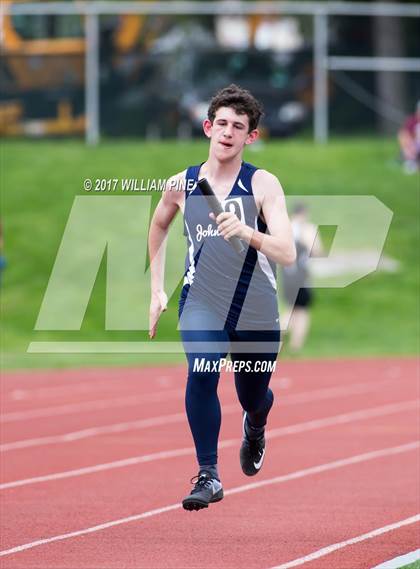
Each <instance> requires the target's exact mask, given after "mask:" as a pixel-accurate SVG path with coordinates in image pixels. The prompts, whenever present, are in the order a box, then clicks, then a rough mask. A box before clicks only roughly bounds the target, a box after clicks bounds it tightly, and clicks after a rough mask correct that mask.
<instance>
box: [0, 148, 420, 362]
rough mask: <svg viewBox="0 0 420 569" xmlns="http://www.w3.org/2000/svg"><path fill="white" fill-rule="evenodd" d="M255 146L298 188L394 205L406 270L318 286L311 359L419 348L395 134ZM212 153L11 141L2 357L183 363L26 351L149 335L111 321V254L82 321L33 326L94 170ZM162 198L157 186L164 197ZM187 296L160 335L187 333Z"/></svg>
mask: <svg viewBox="0 0 420 569" xmlns="http://www.w3.org/2000/svg"><path fill="white" fill-rule="evenodd" d="M247 152H248V153H247V154H246V155H245V159H246V160H248V161H250V162H253V163H255V164H257V165H259V166H260V167H263V168H266V169H268V170H270V171H272V172H273V173H275V174H276V175H277V176H278V177H279V179H280V180H281V182H282V185H283V187H284V189H285V192H286V194H288V195H302V194H305V195H374V196H376V197H377V198H378V199H379V200H381V201H382V202H383V203H384V204H385V205H386V206H387V207H388V208H390V209H391V210H392V211H393V212H394V217H393V221H392V224H391V229H390V232H389V234H388V238H387V241H386V244H385V249H384V254H385V255H387V256H389V257H392V258H393V259H395V260H397V261H398V262H399V263H400V267H399V270H398V271H397V272H395V273H385V272H376V273H373V274H371V275H369V276H367V277H365V278H363V279H361V280H359V281H358V282H356V283H354V284H352V285H351V286H348V287H346V288H342V289H334V288H323V289H321V288H320V289H317V290H316V299H317V301H316V303H315V305H314V308H313V326H312V330H311V334H310V338H309V340H308V342H307V345H306V347H305V349H304V351H303V352H302V357H317V358H318V357H343V356H351V357H353V356H354V357H355V356H372V355H380V356H386V355H397V354H399V355H410V354H414V353H416V350H417V349H418V339H419V304H418V283H419V279H418V276H419V275H418V250H419V229H418V227H419V226H418V219H419V192H418V190H419V179H418V177H416V176H406V175H404V174H403V173H402V171H401V169H400V168H399V166H398V164H397V163H396V161H395V157H396V155H397V147H396V143H395V141H394V140H380V139H371V138H362V139H347V140H333V141H332V142H330V143H329V144H328V145H326V146H315V145H314V144H313V143H312V142H310V141H281V142H271V143H267V144H266V145H265V146H264V147H263V148H262V149H261V150H259V151H254V152H251V151H247ZM206 153H207V144H206V143H205V142H194V143H184V144H177V143H175V142H164V143H153V144H146V143H144V142H134V141H107V142H103V143H102V144H101V145H100V146H98V147H97V148H87V147H85V145H84V144H83V143H82V142H79V141H39V142H23V141H8V142H3V145H2V168H1V170H2V174H1V176H2V177H1V186H2V194H3V199H2V202H3V203H2V221H3V233H4V253H5V256H6V259H7V268H6V270H5V271H4V274H3V278H2V291H1V293H2V294H1V297H2V299H1V302H2V365H3V367H5V368H22V367H41V368H42V367H53V366H80V365H113V364H115V365H121V364H127V365H128V364H129V365H133V364H138V363H156V362H158V363H170V362H172V361H183V356H182V355H170V354H159V353H158V354H149V355H147V354H146V355H135V354H119V355H112V354H102V355H99V354H98V355H87V354H53V355H45V354H27V353H26V350H27V347H28V344H29V343H30V342H31V341H37V340H62V341H66V340H77V341H83V340H95V341H96V340H98V341H107V340H131V341H138V340H146V339H147V332H146V331H142V330H140V331H127V332H125V331H105V318H104V312H105V311H104V308H105V293H106V287H105V275H106V266H105V262H103V263H102V265H101V268H100V271H99V273H98V277H97V279H96V283H95V287H94V289H93V292H92V295H91V299H90V302H89V306H88V308H87V311H86V315H85V318H84V320H83V325H82V327H81V329H80V331H78V330H75V331H35V330H34V326H35V322H36V320H37V316H38V312H39V309H40V306H41V302H42V299H43V295H44V293H45V290H46V286H47V284H48V280H49V277H50V273H51V271H52V268H53V265H54V261H55V258H56V255H57V251H58V248H59V245H60V242H61V239H62V236H63V232H64V228H65V226H66V222H67V219H68V216H69V213H70V210H71V207H72V204H73V201H74V199H75V197H76V196H82V195H84V196H87V195H88V194H86V192H84V190H83V180H84V179H85V178H91V179H95V178H118V179H121V178H166V177H168V176H169V175H171V174H172V173H175V172H177V171H180V170H182V169H184V168H185V167H186V166H187V165H188V164H193V163H197V162H200V161H203V160H205V158H206ZM89 196H92V194H89ZM92 197H93V196H92ZM158 198H159V194H158V193H156V192H155V193H154V195H153V199H154V203H156V200H157V199H158ZM99 199H100V197H99ZM142 235H143V238H142V240H141V241H142V242H139V244H138V247H139V249H141V250H143V249H144V247H145V246H146V236H147V227H144V228H143V234H142ZM324 236H326V234H325V235H324ZM184 247H185V245H184V244H183V243H181V242H180V241H179V239H178V240H174V244H173V245H172V249H171V253H170V256H169V258H168V260H169V263H170V267H171V274H172V275H173V274H176V278H177V279H178V278H179V279H180V280H181V277H182V269H183V257H184V254H185V250H184ZM176 271H178V273H179V274H177V273H176ZM178 289H179V287H178ZM137 301H138V303H139V307H140V308H141V310H142V311H143V312H144V313H146V311H147V309H148V303H149V290H148V287H147V286H143V288H142V290H140V291H139V294H138V296H137ZM176 305H177V299H176V295H174V296H173V297H172V299H171V301H170V306H169V310H168V312H167V313H165V314H164V316H163V317H162V321H161V325H160V329H159V334H158V340H171V339H176V338H177V333H176V332H175V328H176V318H177V314H176ZM155 344H156V342H155ZM157 349H158V348H157ZM285 355H286V356H287V351H286V353H285Z"/></svg>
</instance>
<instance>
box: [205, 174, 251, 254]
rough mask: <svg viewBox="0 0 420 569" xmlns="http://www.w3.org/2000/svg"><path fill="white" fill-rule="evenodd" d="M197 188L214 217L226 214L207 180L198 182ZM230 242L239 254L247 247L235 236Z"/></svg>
mask: <svg viewBox="0 0 420 569" xmlns="http://www.w3.org/2000/svg"><path fill="white" fill-rule="evenodd" d="M197 186H198V187H199V188H200V190H201V193H202V194H203V196H204V197H205V198H206V200H207V203H208V205H209V208H210V209H211V211H212V212H213V213H214V215H215V216H216V217H217V216H218V215H220V214H221V213H224V210H223V208H222V205H221V203H220V202H219V200H218V199H217V197H216V194H215V193H214V192H213V190H212V189H211V186H210V184H209V183H208V181H207V180H206V178H201V180H198V182H197ZM228 241H229V243H230V244H231V245H232V247H233V248H234V249H235V251H236V252H237V253H238V254H240V253H242V252H243V251H245V247H244V246H243V243H242V241H241V240H240V239H239V237H236V236H235V235H234V236H233V237H231V238H230V239H228Z"/></svg>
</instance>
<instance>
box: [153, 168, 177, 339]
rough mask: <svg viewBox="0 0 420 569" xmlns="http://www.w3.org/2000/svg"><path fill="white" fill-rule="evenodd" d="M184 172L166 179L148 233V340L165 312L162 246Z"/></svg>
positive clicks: (174, 212)
mask: <svg viewBox="0 0 420 569" xmlns="http://www.w3.org/2000/svg"><path fill="white" fill-rule="evenodd" d="M184 179H185V171H184V172H180V173H179V174H176V175H175V176H173V177H172V178H170V179H169V180H168V182H167V184H166V189H165V191H164V192H163V194H162V197H161V199H160V202H159V203H158V205H157V207H156V209H155V212H154V214H153V217H152V221H151V224H150V230H149V257H150V274H151V299H150V311H149V336H150V338H153V337H154V336H155V334H156V328H157V324H158V321H159V318H160V315H161V314H162V312H163V311H165V310H166V307H167V303H168V297H167V296H166V293H165V290H164V281H165V258H166V244H167V238H168V232H169V227H170V225H171V223H172V221H173V219H174V217H175V215H176V214H177V212H178V209H182V208H183V203H184V190H183V188H182V187H181V186H180V184H182V183H183V180H184Z"/></svg>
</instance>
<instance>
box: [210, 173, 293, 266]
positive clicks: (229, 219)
mask: <svg viewBox="0 0 420 569" xmlns="http://www.w3.org/2000/svg"><path fill="white" fill-rule="evenodd" d="M252 188H253V192H254V196H255V201H256V204H257V207H259V208H261V213H262V214H263V216H264V219H265V222H266V224H267V227H268V230H269V232H270V235H266V234H265V233H261V232H260V231H255V230H254V229H253V228H252V227H249V226H248V225H245V224H243V223H241V222H240V221H239V219H238V218H237V217H236V215H235V214H233V213H222V214H220V215H219V216H218V217H217V223H218V224H219V225H218V229H219V233H221V235H223V237H224V238H225V239H229V238H230V237H232V236H233V235H237V236H238V237H239V238H240V239H242V240H243V241H246V242H247V243H249V244H250V245H251V247H254V248H255V249H257V250H259V251H261V253H264V255H266V256H267V257H269V258H270V259H272V260H273V261H274V262H276V263H278V264H280V265H291V264H292V263H294V262H295V260H296V248H295V243H294V240H293V233H292V227H291V224H290V221H289V216H288V215H287V209H286V200H285V197H284V192H283V189H282V187H281V185H280V182H279V181H278V179H277V178H276V177H275V176H273V174H270V173H269V172H267V171H266V170H257V171H256V172H255V174H254V176H253V178H252Z"/></svg>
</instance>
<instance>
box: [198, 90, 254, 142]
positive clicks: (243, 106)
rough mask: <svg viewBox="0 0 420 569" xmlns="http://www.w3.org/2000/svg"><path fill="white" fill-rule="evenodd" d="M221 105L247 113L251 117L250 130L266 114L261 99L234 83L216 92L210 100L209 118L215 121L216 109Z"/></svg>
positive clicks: (239, 112)
mask: <svg viewBox="0 0 420 569" xmlns="http://www.w3.org/2000/svg"><path fill="white" fill-rule="evenodd" d="M220 107H231V108H232V109H233V110H234V111H235V112H236V113H238V115H247V116H248V119H249V132H251V130H254V129H255V128H257V126H258V122H259V120H260V118H261V117H262V115H263V114H264V111H263V107H262V105H261V103H260V102H259V101H257V99H256V98H255V97H254V96H253V95H252V94H251V93H250V92H249V91H247V90H246V89H242V88H241V87H239V86H238V85H235V84H234V83H232V84H231V85H229V86H228V87H224V88H223V89H221V90H220V91H218V92H217V93H216V95H215V96H214V97H213V98H212V100H211V101H210V106H209V110H208V112H207V115H208V118H209V120H210V121H211V122H213V121H214V118H215V116H216V111H217V110H218V109H220Z"/></svg>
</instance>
